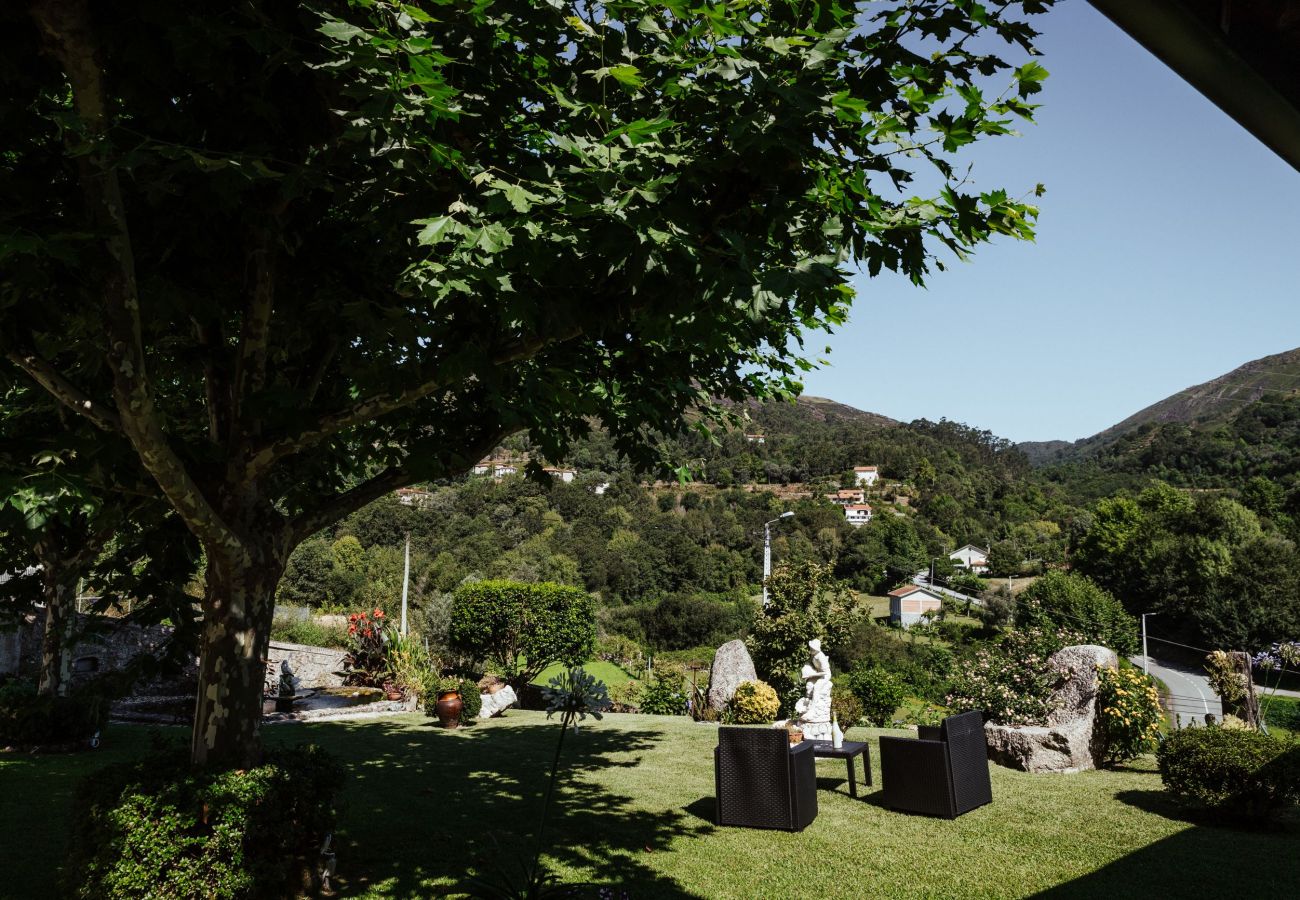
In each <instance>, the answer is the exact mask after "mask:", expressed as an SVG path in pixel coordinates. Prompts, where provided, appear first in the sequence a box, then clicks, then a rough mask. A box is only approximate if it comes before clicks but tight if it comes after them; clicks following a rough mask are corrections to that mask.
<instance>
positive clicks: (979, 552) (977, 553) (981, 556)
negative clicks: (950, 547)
mask: <svg viewBox="0 0 1300 900" xmlns="http://www.w3.org/2000/svg"><path fill="white" fill-rule="evenodd" d="M948 558H949V559H951V560H952V561H953V562H954V563H956V564H957V565H959V566H961V567H962V568H963V569H969V570H970V571H972V572H974V573H976V574H977V575H978V574H980V573H982V572H987V571H988V570H989V552H988V551H987V550H985V549H984V548H983V547H976V546H975V545H974V544H967V545H966V546H965V547H962V548H961V549H960V550H954V551H953V552H951V553H949V554H948Z"/></svg>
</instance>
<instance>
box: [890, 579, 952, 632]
mask: <svg viewBox="0 0 1300 900" xmlns="http://www.w3.org/2000/svg"><path fill="white" fill-rule="evenodd" d="M941 609H943V597H941V596H940V595H938V594H936V593H934V592H933V591H930V590H927V589H926V588H923V587H920V586H918V585H915V584H908V585H904V586H903V587H901V588H898V589H897V590H893V591H890V592H889V622H890V624H892V625H899V626H901V627H903V628H911V627H912V626H913V625H915V624H916V623H917V622H920V621H921V616H922V615H923V614H924V613H927V612H934V613H937V612H939V610H941Z"/></svg>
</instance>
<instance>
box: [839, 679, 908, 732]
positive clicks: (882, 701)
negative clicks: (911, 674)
mask: <svg viewBox="0 0 1300 900" xmlns="http://www.w3.org/2000/svg"><path fill="white" fill-rule="evenodd" d="M848 686H849V691H851V692H852V693H853V696H855V697H857V698H858V702H859V703H861V704H862V715H863V717H864V718H865V719H866V720H867V723H868V724H870V725H874V726H876V727H877V728H883V727H885V726H887V725H889V724H890V723H891V722H893V721H894V713H895V712H897V711H898V707H900V706H902V705H903V696H904V691H903V682H902V679H900V678H899V677H898V676H897V675H895V674H893V673H892V672H890V671H889V670H888V669H882V668H881V667H880V666H871V667H870V668H866V669H859V670H857V671H855V672H850V673H849V677H848Z"/></svg>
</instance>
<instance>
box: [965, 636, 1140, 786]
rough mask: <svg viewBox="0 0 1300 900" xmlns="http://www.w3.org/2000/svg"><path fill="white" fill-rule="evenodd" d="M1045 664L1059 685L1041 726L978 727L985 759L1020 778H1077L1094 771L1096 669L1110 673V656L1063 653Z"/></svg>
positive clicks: (1096, 650)
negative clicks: (1036, 774)
mask: <svg viewBox="0 0 1300 900" xmlns="http://www.w3.org/2000/svg"><path fill="white" fill-rule="evenodd" d="M1048 664H1049V665H1051V666H1052V667H1053V668H1054V669H1057V670H1058V671H1059V672H1061V674H1062V675H1063V676H1064V678H1065V681H1064V682H1063V683H1062V684H1061V686H1060V687H1059V688H1057V689H1056V693H1055V694H1053V696H1052V712H1051V713H1050V714H1049V715H1048V717H1047V724H1046V725H995V724H993V723H992V722H989V723H988V724H986V725H985V726H984V735H985V737H986V738H987V739H988V744H989V758H990V759H992V760H993V761H994V762H996V763H999V764H1000V765H1004V766H1007V767H1009V768H1012V769H1020V770H1022V771H1025V772H1079V771H1082V770H1083V769H1094V768H1096V757H1097V755H1098V753H1099V750H1100V748H1099V747H1098V746H1097V743H1098V737H1099V735H1097V734H1096V733H1095V729H1094V725H1095V723H1096V720H1097V667H1098V666H1101V667H1104V668H1108V669H1114V668H1116V667H1117V666H1118V665H1119V659H1118V657H1116V655H1115V651H1114V650H1108V649H1107V648H1105V647H1101V646H1098V645H1096V644H1081V645H1079V646H1077V647H1066V648H1065V649H1063V650H1058V651H1057V652H1056V653H1053V654H1052V657H1051V659H1050V660H1048Z"/></svg>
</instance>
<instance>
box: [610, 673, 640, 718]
mask: <svg viewBox="0 0 1300 900" xmlns="http://www.w3.org/2000/svg"><path fill="white" fill-rule="evenodd" d="M641 688H642V685H641V682H639V681H636V680H632V681H625V682H623V683H622V684H619V685H615V686H614V687H612V688H610V689H609V699H610V701H611V703H612V705H611V706H610V709H611V710H612V711H614V712H640V711H641Z"/></svg>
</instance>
